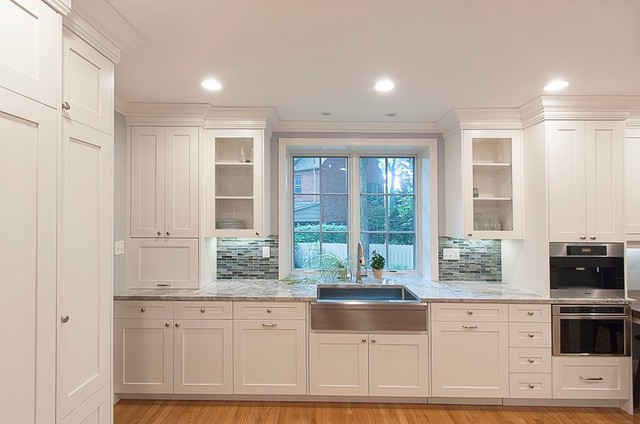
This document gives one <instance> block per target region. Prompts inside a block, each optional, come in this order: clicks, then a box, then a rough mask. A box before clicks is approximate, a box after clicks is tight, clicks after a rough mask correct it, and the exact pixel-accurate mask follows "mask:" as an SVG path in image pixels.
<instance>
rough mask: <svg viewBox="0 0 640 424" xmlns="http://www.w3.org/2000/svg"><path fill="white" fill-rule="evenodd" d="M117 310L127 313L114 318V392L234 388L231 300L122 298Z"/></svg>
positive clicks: (218, 391)
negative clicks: (140, 300) (142, 299)
mask: <svg viewBox="0 0 640 424" xmlns="http://www.w3.org/2000/svg"><path fill="white" fill-rule="evenodd" d="M115 309H116V312H115V315H116V317H119V316H120V317H126V318H116V320H115V357H114V363H115V371H116V372H115V383H114V384H115V386H114V391H115V392H116V393H162V394H170V393H180V394H230V393H232V389H233V387H232V381H233V380H232V373H233V367H232V362H233V351H232V349H233V343H232V321H231V319H230V318H231V310H232V303H231V302H196V301H184V302H182V301H180V302H136V301H121V302H116V308H115ZM136 315H137V317H136ZM147 317H149V318H147ZM195 318H198V319H195ZM214 318H221V319H214Z"/></svg>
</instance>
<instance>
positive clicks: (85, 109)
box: [62, 28, 114, 134]
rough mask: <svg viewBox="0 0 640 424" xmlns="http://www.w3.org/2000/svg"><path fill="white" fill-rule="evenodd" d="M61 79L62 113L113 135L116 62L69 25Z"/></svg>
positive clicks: (64, 44) (64, 31)
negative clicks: (114, 71) (101, 52)
mask: <svg viewBox="0 0 640 424" xmlns="http://www.w3.org/2000/svg"><path fill="white" fill-rule="evenodd" d="M62 79H63V81H65V84H63V86H62V115H63V116H64V117H65V118H67V119H70V120H72V121H75V122H80V123H82V124H84V125H87V126H89V127H92V128H95V129H97V130H100V131H102V132H105V133H107V134H113V85H114V80H113V63H112V62H111V61H110V60H109V59H107V58H106V57H105V56H103V55H102V54H100V53H99V52H98V51H97V50H95V49H94V48H92V47H91V46H90V45H89V44H87V43H86V42H85V41H83V40H82V39H81V38H80V37H78V36H77V35H76V34H74V33H73V32H71V31H69V30H68V29H67V28H64V29H63V38H62Z"/></svg>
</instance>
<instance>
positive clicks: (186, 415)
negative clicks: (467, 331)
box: [115, 400, 640, 424]
mask: <svg viewBox="0 0 640 424" xmlns="http://www.w3.org/2000/svg"><path fill="white" fill-rule="evenodd" d="M635 417H636V418H634V416H631V415H628V414H627V413H625V412H624V411H622V410H621V409H615V408H546V407H502V406H458V405H455V406H454V405H417V404H377V403H368V404H367V403H317V402H305V403H301V402H227V401H143V400H122V401H120V402H119V403H118V404H117V405H116V406H115V424H205V423H206V424H214V423H216V424H217V423H220V424H253V423H256V424H258V423H259V424H293V423H295V424H341V423H349V424H378V423H379V424H394V423H399V424H413V423H416V424H417V423H420V424H425V423H433V424H475V423H478V424H632V423H636V424H637V423H640V416H639V415H635Z"/></svg>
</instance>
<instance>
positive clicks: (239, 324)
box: [233, 320, 307, 395]
mask: <svg viewBox="0 0 640 424" xmlns="http://www.w3.org/2000/svg"><path fill="white" fill-rule="evenodd" d="M305 329H306V326H305V321H304V320H259V321H252V320H246V321H245V320H236V321H235V322H234V324H233V333H234V337H233V347H234V351H233V352H234V364H233V365H234V375H233V379H234V393H237V394H283V395H285V394H305V393H306V392H307V378H306V376H307V366H306V364H307V361H306V358H307V351H306V337H305Z"/></svg>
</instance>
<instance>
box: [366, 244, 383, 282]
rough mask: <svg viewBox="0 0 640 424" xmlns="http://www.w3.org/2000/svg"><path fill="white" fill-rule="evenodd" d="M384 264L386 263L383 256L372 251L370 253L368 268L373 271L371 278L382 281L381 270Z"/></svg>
mask: <svg viewBox="0 0 640 424" xmlns="http://www.w3.org/2000/svg"><path fill="white" fill-rule="evenodd" d="M385 264H386V261H385V259H384V256H382V255H381V254H379V253H378V252H376V251H375V250H374V251H373V253H371V262H369V266H370V267H371V269H372V270H373V276H374V277H375V279H376V280H380V279H382V269H383V268H384V265H385Z"/></svg>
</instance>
